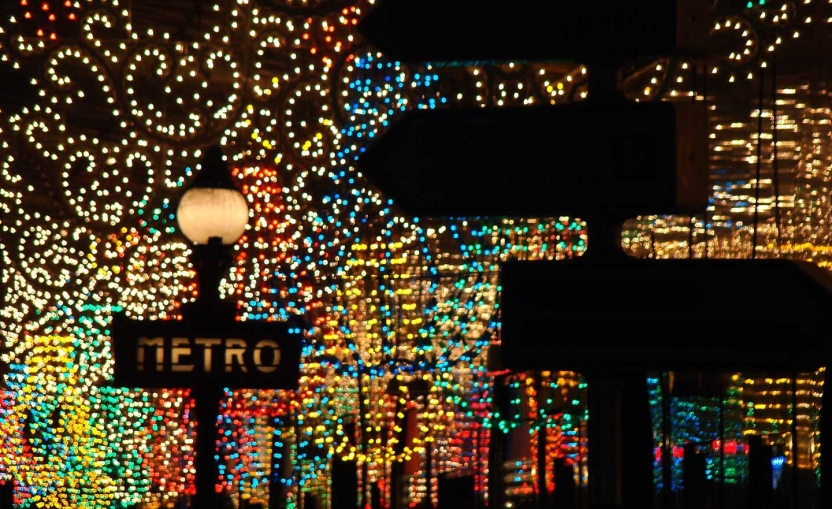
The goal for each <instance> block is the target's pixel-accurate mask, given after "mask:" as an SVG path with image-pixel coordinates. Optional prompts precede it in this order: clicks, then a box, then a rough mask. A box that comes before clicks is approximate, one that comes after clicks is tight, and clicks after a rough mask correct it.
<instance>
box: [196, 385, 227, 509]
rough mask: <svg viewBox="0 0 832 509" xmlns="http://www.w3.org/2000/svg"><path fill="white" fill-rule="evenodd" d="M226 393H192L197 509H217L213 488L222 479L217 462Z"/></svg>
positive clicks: (202, 389)
mask: <svg viewBox="0 0 832 509" xmlns="http://www.w3.org/2000/svg"><path fill="white" fill-rule="evenodd" d="M222 394H223V390H222V388H220V387H211V386H207V387H199V388H195V389H194V390H192V391H191V395H192V396H193V398H194V401H195V403H196V419H197V421H196V422H197V423H196V426H197V428H196V474H195V476H194V485H195V487H196V496H195V497H194V503H193V508H194V509H214V508H216V507H218V501H217V496H216V492H215V491H214V486H215V484H216V482H217V478H218V476H219V474H218V471H217V462H216V459H215V455H216V448H217V447H216V446H217V415H218V413H219V406H220V400H221V397H222Z"/></svg>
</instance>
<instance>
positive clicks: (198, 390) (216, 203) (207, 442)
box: [177, 146, 248, 509]
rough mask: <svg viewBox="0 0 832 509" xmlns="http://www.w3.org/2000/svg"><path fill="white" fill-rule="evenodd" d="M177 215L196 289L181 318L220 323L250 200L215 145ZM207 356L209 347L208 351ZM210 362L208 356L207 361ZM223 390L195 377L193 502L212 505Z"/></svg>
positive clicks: (232, 309) (230, 315)
mask: <svg viewBox="0 0 832 509" xmlns="http://www.w3.org/2000/svg"><path fill="white" fill-rule="evenodd" d="M177 220H178V222H179V226H180V228H181V229H182V232H183V234H184V235H185V236H186V237H187V238H188V240H190V241H191V242H192V243H193V244H194V245H193V246H192V250H191V256H190V260H191V262H192V264H193V266H194V269H195V271H196V277H197V282H198V285H199V295H198V297H197V299H196V300H195V301H193V302H190V303H188V304H185V305H184V306H182V318H183V321H185V322H187V323H191V324H195V323H200V324H209V325H210V324H217V325H218V326H222V325H223V324H228V323H232V322H234V320H235V315H236V306H235V304H234V303H233V302H226V301H224V300H223V299H222V297H221V295H220V290H219V283H220V281H221V279H222V276H223V274H225V273H226V271H227V270H228V268H229V267H230V265H231V263H232V261H233V252H232V246H233V244H234V243H235V242H236V241H237V240H238V239H239V238H240V236H241V235H242V233H243V232H244V231H245V226H246V223H247V222H248V206H247V205H246V202H245V198H244V197H243V196H242V194H241V193H240V192H239V191H238V190H237V189H236V187H235V185H234V182H233V180H232V178H231V175H230V173H229V171H228V166H227V165H226V163H225V161H224V160H223V154H222V150H221V149H220V148H219V147H218V146H212V147H210V148H209V149H208V150H207V152H206V154H205V157H204V158H203V160H202V164H201V170H200V173H199V174H198V175H197V177H196V179H195V180H194V182H193V184H192V185H191V187H190V188H189V189H188V190H187V191H186V192H185V193H184V194H183V195H182V199H181V201H180V203H179V206H178V207H177ZM205 355H206V358H210V353H206V354H205ZM206 362H210V361H206ZM223 394H224V390H223V387H222V385H221V384H219V383H217V382H216V381H207V380H206V381H204V382H203V381H195V383H194V384H193V386H192V389H191V397H192V398H193V399H194V402H195V404H196V411H195V417H196V435H197V439H196V463H195V465H194V466H195V468H196V473H195V476H194V477H195V479H194V485H195V488H196V496H195V497H194V498H193V502H192V503H191V507H192V508H194V509H215V508H217V507H219V503H218V502H219V501H218V499H217V494H216V491H215V489H214V487H215V485H216V482H217V480H218V479H219V472H218V470H217V458H216V450H217V415H218V413H219V406H220V401H221V399H222V397H223Z"/></svg>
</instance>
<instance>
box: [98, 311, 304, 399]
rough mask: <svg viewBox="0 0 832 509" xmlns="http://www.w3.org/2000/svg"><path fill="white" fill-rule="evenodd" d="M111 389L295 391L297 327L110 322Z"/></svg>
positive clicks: (121, 318)
mask: <svg viewBox="0 0 832 509" xmlns="http://www.w3.org/2000/svg"><path fill="white" fill-rule="evenodd" d="M112 338H113V351H114V359H115V377H114V378H115V379H114V383H115V384H116V385H119V386H126V387H130V386H136V387H188V388H191V387H193V386H194V385H195V384H200V385H202V384H214V385H222V386H223V387H228V388H232V389H233V388H238V389H239V388H264V389H296V388H297V386H298V376H299V373H300V344H301V327H300V326H297V327H296V326H294V324H290V323H288V322H239V321H232V322H229V323H226V324H224V325H223V324H217V323H206V322H198V321H190V322H189V321H174V320H157V321H148V320H142V321H137V320H130V319H128V318H126V317H124V316H123V315H117V316H116V317H114V319H113V327H112Z"/></svg>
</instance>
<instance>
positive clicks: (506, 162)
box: [358, 0, 832, 509]
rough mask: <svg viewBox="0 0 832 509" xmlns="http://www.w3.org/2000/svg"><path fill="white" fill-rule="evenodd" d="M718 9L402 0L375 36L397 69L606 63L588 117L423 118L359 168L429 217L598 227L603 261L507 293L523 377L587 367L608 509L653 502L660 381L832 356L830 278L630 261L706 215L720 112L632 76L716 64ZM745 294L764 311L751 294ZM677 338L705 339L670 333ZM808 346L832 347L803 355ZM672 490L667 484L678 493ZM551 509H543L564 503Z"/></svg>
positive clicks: (668, 0)
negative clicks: (659, 91)
mask: <svg viewBox="0 0 832 509" xmlns="http://www.w3.org/2000/svg"><path fill="white" fill-rule="evenodd" d="M710 4H711V2H708V1H707V0H694V1H689V0H677V1H673V0H653V1H646V2H645V1H623V2H610V3H608V4H605V3H601V4H598V3H592V2H533V3H529V2H526V3H520V4H517V5H514V4H512V5H510V6H507V7H506V8H505V9H499V10H497V9H487V8H482V5H481V2H479V1H476V0H455V1H453V2H450V1H445V0H386V1H383V2H380V3H379V4H378V6H377V7H375V8H374V9H373V10H372V11H370V13H369V14H368V15H367V17H366V19H365V20H364V21H363V22H362V23H360V25H359V29H360V30H361V31H362V32H363V33H364V35H365V37H366V38H367V39H368V40H369V41H370V43H371V44H373V45H375V46H376V47H378V48H379V49H380V50H381V51H382V52H383V53H384V54H385V55H386V56H387V57H389V58H393V59H397V60H400V61H403V62H408V63H423V64H424V63H432V64H435V65H446V66H451V65H463V64H470V63H472V62H476V63H477V64H482V63H496V62H508V61H514V62H523V61H535V62H553V61H559V60H567V61H571V62H579V63H583V64H585V65H586V66H587V68H588V78H589V79H588V81H589V83H588V88H589V96H588V99H587V101H586V102H585V103H582V104H571V105H555V106H546V107H533V108H529V109H520V108H518V109H500V108H478V109H476V110H471V109H463V110H454V109H435V110H423V111H414V112H409V113H408V114H406V116H405V118H404V119H403V120H402V122H401V123H400V124H399V125H395V124H394V126H393V127H391V129H390V130H389V131H388V132H387V133H385V134H384V135H382V136H381V137H379V138H377V139H376V140H375V141H374V143H372V144H371V145H370V146H369V147H368V148H367V150H366V153H364V154H362V155H361V157H360V159H359V161H358V166H359V167H360V168H361V169H362V171H363V172H364V174H365V175H367V176H368V177H369V178H370V179H371V180H373V181H374V182H375V183H376V185H378V186H379V187H380V188H381V189H382V190H383V191H385V192H388V193H390V195H391V196H392V197H394V198H395V199H397V200H398V201H399V203H400V205H402V208H404V209H405V210H408V211H410V212H412V213H414V214H418V215H419V216H420V217H429V218H442V217H465V216H481V217H482V216H486V217H487V216H491V217H506V216H508V217H515V216H525V217H550V216H553V215H558V214H571V215H573V216H575V217H579V218H581V219H585V220H587V223H588V224H587V227H588V231H589V245H588V248H587V252H586V253H585V254H584V256H583V257H580V258H578V259H573V260H568V261H558V262H554V261H552V262H548V261H541V262H527V261H516V262H509V263H506V264H504V266H503V267H502V270H501V276H500V279H501V286H502V302H501V309H502V314H501V317H502V322H503V323H502V352H503V358H502V365H503V367H505V368H509V369H513V370H532V369H541V370H544V369H545V370H549V369H568V370H577V371H579V372H581V373H582V374H584V375H585V376H586V378H587V380H588V394H589V401H588V405H589V408H590V414H591V416H592V418H591V419H590V420H589V421H588V438H589V458H588V460H589V507H591V508H600V507H604V508H622V507H623V508H624V509H645V508H649V507H652V506H653V502H654V500H653V458H652V436H651V433H652V431H651V420H650V408H649V405H648V400H647V390H646V389H647V388H646V372H647V371H660V370H676V369H701V370H712V371H723V370H728V371H735V370H738V369H746V368H756V369H760V370H768V369H774V370H780V369H783V370H787V371H789V375H790V376H793V371H792V370H793V369H802V368H806V369H809V368H811V369H814V368H815V367H817V366H819V365H822V364H824V365H825V363H826V361H827V360H828V358H829V356H828V355H827V354H826V348H825V347H822V345H821V343H822V342H824V341H826V340H827V338H828V337H829V334H828V333H827V332H826V331H827V330H828V329H829V320H828V319H827V318H826V312H825V311H824V310H825V309H828V308H829V305H830V304H832V283H830V281H831V280H832V279H831V278H830V277H829V275H828V274H825V273H821V272H820V271H819V270H818V269H817V268H816V267H814V266H811V264H808V263H800V262H793V261H788V260H777V261H770V262H763V261H762V260H731V261H729V260H689V261H688V260H668V261H659V260H635V259H632V258H628V257H627V256H626V255H625V254H624V253H623V252H622V250H621V243H620V239H621V236H620V233H621V227H622V224H623V222H624V220H625V219H627V218H628V217H632V216H635V215H640V214H651V213H653V214H696V213H702V211H704V210H705V207H706V201H707V197H708V191H707V183H708V170H707V112H706V111H705V107H704V103H702V102H701V101H694V102H689V103H688V104H685V105H682V104H679V103H666V104H663V105H656V104H648V103H633V102H630V101H626V100H625V99H624V98H623V93H622V87H621V70H622V69H623V68H624V66H625V65H630V64H632V62H633V61H635V60H637V59H639V58H643V57H658V56H669V55H671V54H674V55H684V56H687V57H697V56H700V55H702V54H703V53H704V49H705V46H706V43H707V40H708V33H709V29H710V26H709V25H710V19H709V18H710ZM692 60H694V61H695V58H693V59H692ZM740 285H750V286H747V287H748V288H752V290H750V292H751V294H752V295H753V294H757V295H759V296H760V297H761V299H763V300H759V301H754V300H753V299H752V298H750V297H751V296H750V295H742V296H741V295H736V294H735V293H733V290H734V288H736V287H737V286H740ZM760 306H762V308H761V307H760ZM545 323H549V324H551V323H558V331H559V335H558V336H557V337H549V336H543V335H541V333H540V332H541V331H542V330H545V329H546V328H547V327H546V325H545ZM667 326H673V329H672V330H674V331H676V332H678V334H679V337H680V338H684V339H689V342H687V341H678V340H677V338H676V336H675V335H674V336H673V337H672V338H670V337H667V335H666V332H665V331H666V330H668V328H667ZM564 331H566V332H564ZM795 335H798V337H800V338H801V340H805V339H807V338H811V339H813V340H814V341H813V342H811V343H810V344H808V345H804V347H803V348H802V349H795V348H793V347H792V345H788V344H787V345H784V344H783V342H784V341H787V339H786V338H787V337H789V338H790V337H794V336H795ZM827 392H829V391H827ZM829 399H830V398H829V397H827V396H826V393H824V400H825V402H828V400H829ZM830 409H832V404H828V403H827V404H824V405H823V406H822V413H823V416H822V417H821V427H822V434H823V435H824V436H825V435H826V433H827V432H829V433H832V430H830V427H832V426H831V425H832V418H830V417H829V415H830V412H831V411H832V410H830ZM821 468H822V469H823V470H824V472H826V471H829V472H832V468H827V467H824V466H822V467H821ZM492 472H494V474H496V473H497V469H496V468H493V469H492ZM822 477H823V478H825V479H828V478H830V477H832V474H829V475H826V474H822ZM543 489H545V487H543V486H541V490H543ZM670 489H671V488H670V486H669V483H666V485H665V493H664V495H665V497H669V496H670V495H671V493H670ZM830 489H832V483H828V482H826V483H824V484H823V485H822V492H823V493H829V492H830ZM830 498H832V497H829V496H825V495H824V496H822V500H824V501H825V502H826V501H828V500H829V499H830ZM492 500H493V499H492ZM669 500H670V499H669V498H666V501H669ZM538 501H539V504H540V507H541V508H543V507H544V506H545V497H539V500H538Z"/></svg>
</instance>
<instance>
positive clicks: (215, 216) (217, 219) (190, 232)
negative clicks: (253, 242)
mask: <svg viewBox="0 0 832 509" xmlns="http://www.w3.org/2000/svg"><path fill="white" fill-rule="evenodd" d="M176 217H177V221H178V222H179V227H180V228H181V229H182V233H183V234H184V235H185V237H187V238H188V240H190V241H191V242H193V243H195V244H207V243H208V239H209V238H211V237H220V238H221V239H222V243H223V244H226V245H227V244H234V243H235V242H237V239H239V238H240V236H241V235H242V234H243V232H245V230H246V224H247V223H248V205H247V204H246V199H245V198H244V197H243V195H242V194H241V193H240V192H239V191H237V190H236V189H223V188H210V187H194V188H191V189H189V190H188V191H186V192H185V194H184V195H183V196H182V200H181V201H180V202H179V207H178V208H177V210H176Z"/></svg>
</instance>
